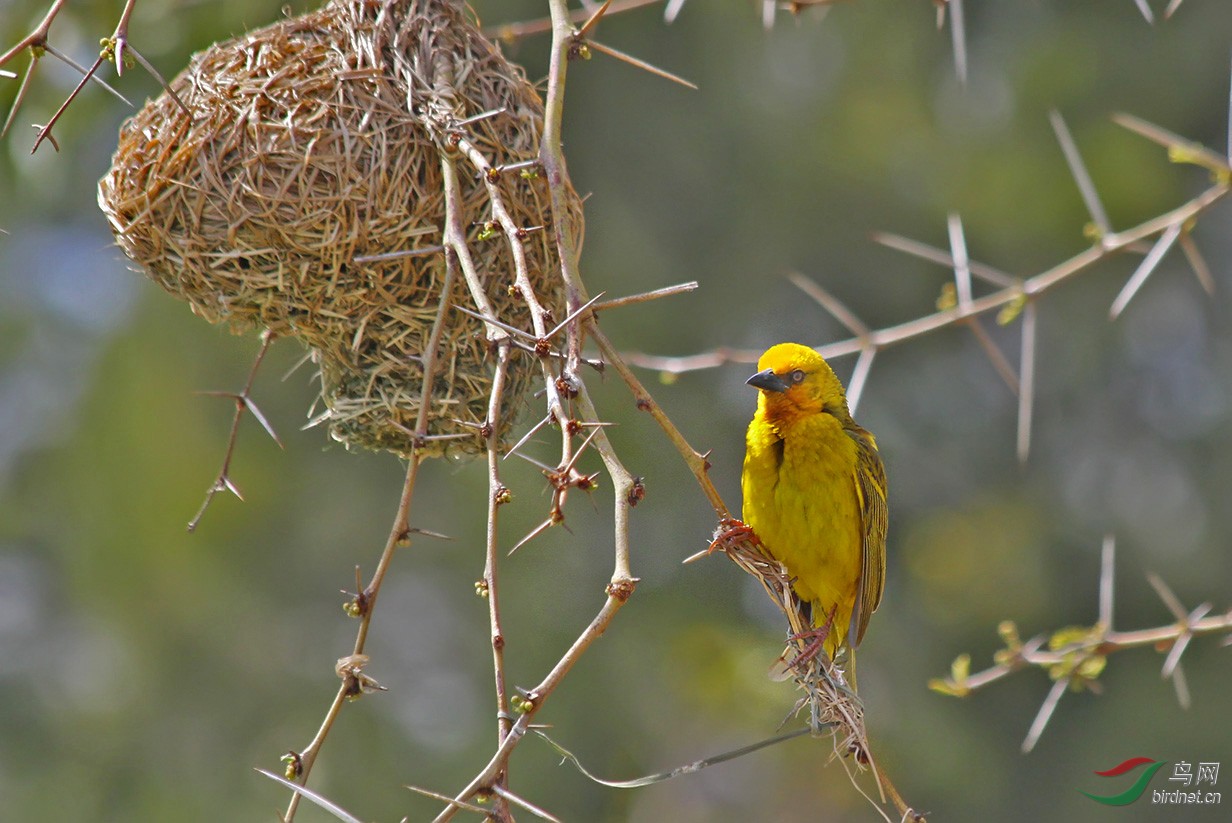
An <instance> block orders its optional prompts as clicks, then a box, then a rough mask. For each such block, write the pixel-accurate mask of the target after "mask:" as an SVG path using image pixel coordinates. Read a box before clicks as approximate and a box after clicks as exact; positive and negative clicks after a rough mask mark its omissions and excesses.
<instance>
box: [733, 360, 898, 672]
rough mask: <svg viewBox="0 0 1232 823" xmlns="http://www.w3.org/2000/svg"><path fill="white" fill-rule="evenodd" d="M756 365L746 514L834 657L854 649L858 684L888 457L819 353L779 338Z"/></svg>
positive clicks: (881, 576)
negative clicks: (859, 651) (783, 569)
mask: <svg viewBox="0 0 1232 823" xmlns="http://www.w3.org/2000/svg"><path fill="white" fill-rule="evenodd" d="M757 368H758V372H757V374H755V375H753V376H752V377H750V378H749V379H748V381H747V382H748V384H749V385H750V386H755V387H756V388H757V389H758V397H757V412H756V413H755V414H754V415H753V422H752V423H750V424H749V430H748V434H747V436H746V438H745V446H746V452H745V457H744V472H743V475H742V478H741V486H742V488H743V492H744V514H743V516H744V522H745V524H746V525H747V526H749V527H750V528H751V529H752V530H753V532H754V533H755V534H756V535H757V537H758V538H759V539H760V541H761V543H762V545H763V546H764V547H765V549H766V550H767V551H768V552H769V553H770V554H771V556H773V557H774V558H775V559H776V560H778V561H779V562H780V563H782V564H783V565H784V566H786V567H787V572H788V574H789V575H791V576H792V578H794V581H793V583H792V586H793V588H794V589H795V592H796V594H797V595H799V597H800V599H801V600H802V601H804V602H805V603H806V604H808V608H809V610H810V619H811V621H812V625H813V626H814V627H815V629H814V631H815V633H816V636H817V638H818V639H817V641H816V642H817V643H819V644H820V648H824V650H825V652H826V653H827V654H828V655H829V656H830V659H831V660H835V659H836V658H837V655H838V653H839V652H840V651H841V650H843V649H846V650H847V653H848V661H849V662H848V666H847V669H848V679H849V680H850V683H851V687H852V689H853V690H854V688H855V649H856V647H857V646H859V645H860V641H861V640H863V639H864V631H865V629H867V628H868V619H869V616H871V615H872V613H873V612H874V611H876V610H877V606H878V605H879V604H880V603H881V594H882V591H883V590H884V588H885V566H886V524H887V520H888V512H887V509H886V478H885V467H884V466H883V465H882V462H881V457H880V456H879V455H878V454H877V441H876V440H874V439H873V435H872V434H870V433H869V432H867V431H865V430H864V429H862V428H860V427H859V426H858V425H857V424H856V422H855V421H854V420H852V419H851V412H850V411H849V410H848V408H847V396H846V394H845V393H844V391H843V384H842V383H840V382H839V380H838V378H837V377H835V375H834V372H833V371H832V370H831V369H830V366H829V365H828V364H827V363H826V361H825V360H824V359H823V358H822V357H821V355H819V354H818V353H817V352H815V351H814V350H813V349H811V348H808V347H807V346H801V345H798V344H796V343H780V344H779V345H777V346H774V347H772V348H770V349H769V350H767V351H766V353H765V354H763V355H762V356H761V359H760V360H759V361H757ZM813 653H816V649H814V651H813Z"/></svg>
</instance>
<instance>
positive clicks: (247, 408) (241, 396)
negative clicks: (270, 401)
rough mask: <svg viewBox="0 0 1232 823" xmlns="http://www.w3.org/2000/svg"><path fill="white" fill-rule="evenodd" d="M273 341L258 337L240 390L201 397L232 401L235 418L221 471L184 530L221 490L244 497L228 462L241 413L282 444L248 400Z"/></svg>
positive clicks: (196, 522) (197, 521)
mask: <svg viewBox="0 0 1232 823" xmlns="http://www.w3.org/2000/svg"><path fill="white" fill-rule="evenodd" d="M273 342H274V335H273V334H271V333H269V332H265V333H264V334H262V335H261V349H260V350H259V351H258V352H257V357H256V359H255V360H253V363H252V367H251V368H250V369H249V370H248V379H247V380H245V381H244V388H242V389H240V391H239V392H238V393H235V392H217V391H207V392H201V394H205V395H210V396H214V397H229V398H231V399H232V400H234V401H235V416H234V417H233V418H232V419H231V434H230V435H228V437H227V448H226V451H225V452H224V454H223V458H222V468H221V469H219V470H218V476H217V477H216V478H214V482H213V483H212V484H210V487H209V489H207V490H206V492H205V501H204V502H202V504H201V508H200V509H198V510H197V513H196V514H195V515H193V519H192V520H190V521H188V530H189V531H190V532H192V531H196V530H197V526H198V525H200V524H201V518H202V517H204V516H205V510H206V509H208V508H209V507H210V503H212V502H213V500H214V495H216V494H218V493H219V492H222V491H229V492H231V493H232V494H234V495H235V496H236V497H238V498H239V499H240V500H243V499H244V495H242V494H240V490H239V487H237V486H236V485H235V483H234V482H232V480H231V459H232V458H233V457H234V456H235V441H236V438H237V437H239V433H240V420H242V419H243V418H244V412H252V416H253V417H255V418H257V422H258V423H260V424H261V427H262V428H263V429H265V431H266V432H267V433H268V434H269V436H270V437H272V438H274V442H275V443H277V444H278V446H279V448H281V447H282V441H281V440H279V439H278V435H277V433H276V432H275V431H274V427H273V426H271V425H270V422H269V420H267V419H266V418H265V415H264V414H262V413H261V410H260V409H259V408H257V404H256V403H255V402H253V399H252V395H251V392H252V384H253V381H255V380H256V379H257V371H258V370H259V369H260V368H261V362H262V361H263V360H265V355H266V353H267V352H268V351H269V349H270V346H271V345H272V344H273Z"/></svg>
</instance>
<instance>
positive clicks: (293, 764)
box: [283, 206, 457, 823]
mask: <svg viewBox="0 0 1232 823" xmlns="http://www.w3.org/2000/svg"><path fill="white" fill-rule="evenodd" d="M448 208H449V207H448V206H447V209H448ZM456 269H457V261H456V259H455V257H454V255H452V254H450V253H448V252H447V253H446V255H445V276H444V278H443V279H442V281H441V302H440V306H439V307H438V308H437V313H436V318H435V319H434V320H433V324H432V333H431V334H430V335H429V338H428V343H427V346H426V347H425V350H424V353H423V388H422V390H421V395H420V400H419V412H418V415H417V417H416V420H415V437H416V439H417V441H418V442H419V443H422V442H423V441H424V439H425V438H426V437H427V433H428V410H429V408H431V405H432V386H433V382H434V380H435V377H436V369H437V365H438V360H439V350H440V344H441V336H442V333H443V331H444V328H445V318H446V316H447V314H448V312H449V311H450V310H451V309H452V304H451V301H450V294H451V293H452V290H453V283H454V280H455V277H456ZM422 461H423V456H422V455H421V454H420V453H419V452H416V453H414V454H413V455H412V456H411V459H410V465H409V466H408V467H407V472H406V480H405V482H404V483H403V485H402V495H401V497H400V498H399V500H398V511H397V514H396V515H395V516H394V522H393V526H392V527H391V528H390V531H389V537H388V539H386V541H385V548H384V549H383V550H382V551H381V557H380V559H379V560H378V561H377V566H376V570H375V571H374V572H373V573H372V579H371V580H370V581H369V582H368V585H367V586H365V587H364V588H363V589H361V590H360V591H357V592H354V597H353V598H352V599H351V601H350V602H349V603H347V605H346V610H347V613H348V614H350V615H351V616H352V617H357V618H359V620H360V623H359V630H358V631H357V632H356V634H355V645H354V647H353V648H352V651H351V654H350V655H349V656H347V657H344V658H342V659H341V660H339V661H338V665H337V667H336V669H335V671H336V673H337V674H338V676H339V677H340V678H341V680H342V684H341V685H340V686H339V688H338V692H337V694H336V695H335V696H334V700H333V702H332V703H331V704H330V707H329V710H328V711H327V712H326V714H325V719H324V720H323V721H322V722H321V726H320V729H318V731H317V733H316V736H315V737H313V739H312V741H311V742H310V743H309V744H308V746H307V747H306V748H305V749H303V750H302V751H299V752H295V751H291V752H288V753H287V754H286V755H285V756H284V757H283V761H284V763H285V764H286V767H287V768H286V777H287V779H288V780H295V781H297V782H298V783H300V784H301V785H304V784H306V783H307V782H308V775H309V774H310V773H311V771H312V766H313V763H315V762H316V758H317V755H318V753H319V752H320V750H321V746H322V745H323V744H324V743H325V738H326V736H327V735H328V734H329V732H330V729H332V728H333V724H334V721H335V720H336V719H337V718H338V715H339V713H340V712H341V710H342V703H343V701H344V700H347V699H355V698H358V697H359V696H360V695H362V694H365V693H367V692H370V691H373V690H377V689H381V688H382V687H381V686H380V684H378V683H377V682H376V681H375V680H373V679H372V678H371V677H369V676H368V675H366V674H365V673H364V672H363V667H364V665H365V664H366V663H367V662H368V657H367V655H365V654H364V647H365V645H366V643H367V641H368V631H369V629H370V627H371V625H372V614H373V610H374V609H375V607H376V599H377V595H378V594H379V593H380V590H381V583H382V582H383V581H384V580H385V575H386V574H387V573H388V571H389V567H390V564H391V563H392V562H393V557H394V552H395V550H397V548H398V547H399V546H401V545H405V544H408V543H409V541H410V536H411V527H410V511H411V499H412V496H413V495H414V492H415V481H416V479H417V478H418V476H419V466H420V463H422ZM355 576H356V578H357V579H358V578H359V570H358V569H356V572H355ZM300 797H302V795H301V794H300V793H298V792H297V793H294V794H292V795H291V801H290V803H288V805H287V811H286V813H285V814H284V815H283V820H284V821H285V823H291V821H292V820H294V819H295V811H296V809H297V808H298V807H299V800H300Z"/></svg>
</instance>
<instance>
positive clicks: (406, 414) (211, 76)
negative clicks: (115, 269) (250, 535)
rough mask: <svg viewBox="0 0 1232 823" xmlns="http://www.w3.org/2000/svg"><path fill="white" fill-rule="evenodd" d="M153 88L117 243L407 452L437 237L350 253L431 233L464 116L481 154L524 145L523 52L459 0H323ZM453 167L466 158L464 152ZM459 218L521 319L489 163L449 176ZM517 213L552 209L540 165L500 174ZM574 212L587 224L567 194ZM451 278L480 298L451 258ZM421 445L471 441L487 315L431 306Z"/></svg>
mask: <svg viewBox="0 0 1232 823" xmlns="http://www.w3.org/2000/svg"><path fill="white" fill-rule="evenodd" d="M171 87H172V88H173V89H174V90H175V92H176V93H177V94H178V96H179V98H180V99H181V100H183V101H184V103H185V104H186V105H187V107H188V108H189V110H190V111H191V115H189V114H187V113H185V112H184V111H183V110H182V109H181V108H180V107H179V105H178V104H177V103H176V102H175V101H174V100H173V99H172V98H171V97H170V96H169V95H167V94H164V95H163V96H161V97H159V98H158V99H157V100H154V101H153V102H151V103H149V104H147V105H146V107H145V108H144V109H142V110H141V111H140V112H139V113H138V114H137V115H136V116H134V117H133V118H132V119H131V120H129V121H128V122H127V123H125V124H124V126H123V128H122V129H121V132H120V141H119V148H118V150H117V151H116V154H115V157H114V159H113V163H112V168H111V170H110V171H109V172H108V173H107V175H106V176H105V177H104V178H103V179H102V181H101V182H100V184H99V203H100V206H101V207H102V209H103V211H104V212H105V213H106V215H107V217H108V219H109V221H110V223H111V225H112V229H113V231H114V232H115V235H116V239H117V242H118V243H119V245H120V246H121V247H122V248H123V249H124V251H125V252H126V253H127V254H128V256H129V257H130V258H132V259H133V260H134V261H135V262H136V263H138V264H139V265H140V266H141V267H142V268H143V269H144V270H145V272H146V273H147V275H148V276H149V277H150V278H151V279H153V280H154V281H155V282H156V283H158V284H159V285H161V286H162V287H163V288H164V289H166V290H167V291H169V292H170V293H171V294H173V295H175V296H177V297H179V298H181V299H183V300H186V301H188V303H189V304H190V305H191V306H192V308H193V311H194V312H195V313H197V314H199V315H201V316H202V317H204V318H205V319H206V320H209V321H210V322H212V323H226V324H228V325H229V326H230V327H231V328H232V330H234V331H237V332H240V331H246V330H250V329H268V330H270V331H272V332H273V333H275V334H276V335H278V336H290V337H295V338H298V339H299V340H301V341H302V342H304V343H305V344H306V345H308V346H310V347H311V348H312V349H313V350H314V358H315V360H316V361H317V363H318V364H319V366H320V371H321V378H322V398H323V400H324V402H325V406H326V409H327V413H326V414H324V415H322V417H321V418H318V422H328V423H329V425H330V431H331V434H333V436H335V437H336V438H338V439H340V440H343V441H345V442H347V443H350V444H356V445H362V446H366V447H368V448H373V449H385V450H389V451H393V452H397V453H401V454H408V453H409V452H410V451H411V449H412V441H413V430H414V428H415V420H416V415H417V412H418V407H419V401H420V395H421V390H422V386H421V382H422V379H421V375H422V368H421V362H422V359H421V358H422V355H423V352H424V347H425V346H426V344H427V341H428V337H429V334H430V332H431V329H432V324H433V321H434V319H435V316H436V313H437V308H438V306H439V303H440V300H441V299H442V295H441V293H440V291H441V289H440V284H441V283H442V281H443V278H444V261H443V258H442V256H441V255H440V254H430V255H425V256H419V257H405V256H404V257H393V258H389V259H384V260H378V261H369V262H362V263H357V262H356V258H367V257H371V256H373V255H382V254H390V253H393V252H401V251H407V250H411V249H416V248H423V247H425V246H431V245H433V244H436V243H438V242H439V240H440V236H441V230H442V229H443V227H444V225H445V217H446V212H445V198H444V194H443V182H442V173H441V168H440V166H441V159H440V157H441V155H440V153H441V152H444V151H451V149H450V148H449V147H448V144H447V139H448V133H447V132H448V130H449V129H450V128H452V127H453V124H455V123H457V122H458V121H462V120H465V119H467V118H470V117H474V116H475V115H478V114H481V113H484V112H489V111H492V110H495V109H502V108H503V109H504V112H503V113H500V114H497V115H495V116H492V117H488V118H484V119H480V120H477V121H476V122H473V123H469V124H467V125H465V126H464V127H463V129H462V130H463V132H464V133H465V135H466V136H467V138H468V139H469V140H471V141H472V142H473V143H474V144H475V145H476V146H477V147H478V148H479V150H480V151H483V152H484V153H485V154H486V155H487V157H488V159H489V160H490V161H491V162H492V164H493V165H497V166H499V165H502V164H513V163H517V162H520V161H525V160H529V159H532V158H534V157H535V156H536V154H537V151H538V147H539V135H540V129H541V122H542V116H543V105H542V102H541V100H540V99H539V96H538V94H537V93H536V92H535V90H534V88H533V87H532V86H531V85H530V84H529V83H528V82H527V81H526V78H525V76H524V74H523V73H522V71H521V69H520V68H518V67H515V66H513V65H511V64H510V63H509V62H507V61H506V60H505V59H504V57H503V56H501V54H500V53H499V51H498V50H497V49H496V47H495V46H493V45H492V44H491V43H489V42H488V41H487V40H485V39H484V38H483V37H482V35H480V33H479V32H478V30H477V29H476V28H475V26H474V24H473V23H472V21H471V20H470V19H469V10H468V9H467V8H466V7H465V6H464V5H463V4H462V3H461V2H451V0H385V2H374V1H373V0H334V1H333V2H330V3H328V4H327V5H326V6H325V7H324V8H322V9H320V10H319V11H315V12H311V13H309V14H306V15H303V16H302V17H296V18H293V19H288V20H284V21H282V22H279V23H276V24H274V25H272V26H269V27H267V28H263V29H259V30H257V31H253V32H250V33H248V34H246V35H244V36H242V37H240V38H237V39H235V40H231V41H228V42H225V43H220V44H217V45H215V46H212V47H211V48H209V49H207V50H206V51H204V52H202V53H200V54H198V55H196V56H194V58H193V60H192V62H191V64H190V65H189V67H188V68H187V69H186V70H185V71H184V72H183V73H182V74H180V76H179V77H177V78H176V79H175V80H174V81H173V82H172V83H171ZM460 167H461V168H466V166H465V163H462V164H461V166H460ZM462 177H463V179H462V181H461V189H462V191H461V195H462V201H463V204H462V205H463V212H464V214H463V215H462V220H463V223H464V224H465V225H467V226H469V227H470V229H469V231H470V236H469V238H468V241H469V244H470V245H471V248H472V253H473V255H474V257H475V261H476V266H477V268H478V269H479V273H480V276H481V277H482V278H483V279H484V289H485V292H486V294H487V297H488V299H489V300H490V301H491V304H492V307H493V310H494V311H495V312H496V313H497V315H498V316H499V317H500V319H501V320H502V321H504V322H505V323H508V324H510V325H513V326H515V327H518V328H524V329H529V327H530V322H529V313H528V311H527V309H526V307H525V305H524V303H523V302H522V300H521V297H520V295H515V294H514V293H513V291H512V290H511V288H510V287H511V285H512V284H513V281H514V263H513V255H512V253H511V251H510V248H509V243H508V242H507V240H506V238H504V237H502V236H501V235H499V234H497V235H496V236H495V237H492V238H490V239H487V240H482V241H481V240H479V239H478V235H479V233H480V231H481V225H480V224H482V223H483V222H485V221H488V220H491V219H492V216H491V209H490V202H489V195H488V192H487V190H486V187H485V183H484V181H483V180H480V179H477V178H476V177H475V176H473V175H466V174H464V175H462ZM498 186H499V187H500V190H501V196H502V198H503V200H504V203H505V205H506V207H507V208H508V209H509V211H510V213H511V215H512V217H513V220H514V221H515V222H516V223H518V224H520V225H523V226H526V227H532V226H547V227H549V229H550V226H551V216H550V214H549V212H548V205H547V204H548V192H547V186H546V183H545V181H543V180H542V179H538V178H535V177H533V176H530V177H523V176H521V175H519V174H516V173H506V174H503V175H501V177H500V180H499V182H498ZM570 194H571V195H572V197H571V200H570V203H569V209H570V214H569V219H570V220H571V221H573V223H574V230H575V231H577V232H578V235H577V236H580V232H581V226H582V211H581V204H580V200H579V199H578V198H577V197H576V195H574V194H573V193H572V191H571V192H570ZM551 236H552V232H551V231H550V230H549V231H543V232H538V233H533V234H530V235H528V236H527V239H526V241H525V248H526V254H527V267H528V270H529V272H528V273H529V275H530V278H531V282H532V285H533V286H534V288H535V291H536V293H537V295H538V297H539V299H540V300H541V301H542V302H543V303H544V304H545V305H546V306H548V307H549V308H550V309H551V310H552V311H553V312H554V313H555V314H556V315H557V316H563V311H562V309H561V306H562V300H561V297H560V287H559V285H558V284H557V281H556V280H555V279H554V278H553V277H552V274H553V272H555V271H556V270H557V269H558V261H557V260H556V257H555V252H554V249H553V248H552V246H551V243H550V238H551ZM455 280H457V281H458V282H457V283H456V285H455V287H454V288H453V289H452V293H451V294H450V295H449V296H448V297H449V299H450V300H451V301H452V302H454V303H456V304H461V305H472V303H471V300H470V298H469V297H468V293H467V290H466V286H465V284H464V283H463V282H462V278H461V277H458V278H455ZM445 323H446V326H445V329H444V332H443V337H442V343H441V346H440V348H439V350H438V355H439V357H440V358H441V360H440V362H439V364H438V368H437V372H436V373H437V378H436V379H435V380H434V384H433V387H432V403H431V408H430V410H429V434H430V435H433V436H435V435H457V434H465V435H467V437H465V438H463V439H459V440H451V439H438V440H432V441H429V442H428V443H427V445H426V447H425V446H423V445H422V444H421V448H420V452H421V453H424V452H428V453H432V452H435V453H441V452H444V451H445V450H446V449H449V450H450V451H453V450H460V451H466V452H476V451H479V450H481V449H482V448H483V442H482V440H481V439H480V437H479V436H478V434H477V431H478V427H479V424H481V423H482V422H483V421H484V420H485V418H486V412H487V401H488V393H489V389H490V388H491V373H492V368H491V364H490V363H488V362H486V355H487V353H488V345H487V341H486V340H485V339H484V333H483V327H482V324H481V323H480V322H479V321H477V320H475V319H473V318H470V317H467V316H466V315H464V314H463V313H462V312H458V311H447V312H446V313H445ZM529 361H530V358H522V361H521V362H520V363H517V364H515V365H514V366H513V367H512V368H511V369H510V372H509V378H508V380H507V381H506V384H505V394H504V396H505V401H506V402H505V407H506V410H507V411H508V412H509V413H506V414H502V421H503V422H504V424H505V425H508V423H509V422H510V421H511V419H512V417H513V416H514V414H513V412H515V411H516V409H517V406H518V404H519V401H521V400H522V399H523V398H524V397H525V395H526V393H527V392H528V391H529V390H530V388H531V386H532V382H533V378H532V372H531V369H530V365H531V364H530V362H529Z"/></svg>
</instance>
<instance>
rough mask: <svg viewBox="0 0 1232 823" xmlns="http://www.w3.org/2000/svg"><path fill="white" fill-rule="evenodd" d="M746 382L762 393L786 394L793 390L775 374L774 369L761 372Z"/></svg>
mask: <svg viewBox="0 0 1232 823" xmlns="http://www.w3.org/2000/svg"><path fill="white" fill-rule="evenodd" d="M744 382H745V383H747V384H748V385H750V386H752V387H754V388H757V389H761V390H762V391H773V392H785V391H787V390H788V389H789V388H791V386H789V385H788V383H787V381H786V380H784V379H783V378H781V377H779V376H778V375H777V374H775V373H774V369H766V370H765V371H759V372H758V373H757V374H755V375H753V376H752V377H750V378H749V379H748V380H745V381H744Z"/></svg>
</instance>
